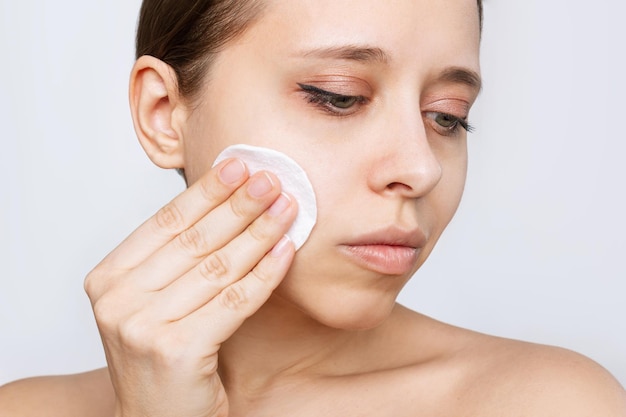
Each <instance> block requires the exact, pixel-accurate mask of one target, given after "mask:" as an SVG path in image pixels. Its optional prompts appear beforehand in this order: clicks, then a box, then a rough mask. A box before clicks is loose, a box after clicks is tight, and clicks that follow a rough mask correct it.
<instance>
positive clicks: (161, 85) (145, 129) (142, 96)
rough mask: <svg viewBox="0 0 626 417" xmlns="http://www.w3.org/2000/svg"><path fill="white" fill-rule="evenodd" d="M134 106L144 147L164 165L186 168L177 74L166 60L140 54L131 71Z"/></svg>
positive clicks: (157, 162)
mask: <svg viewBox="0 0 626 417" xmlns="http://www.w3.org/2000/svg"><path fill="white" fill-rule="evenodd" d="M129 96H130V97H129V99H130V107H131V112H132V116H133V124H134V126H135V132H136V133H137V137H138V138H139V142H140V143H141V146H142V147H143V149H144V151H145V152H146V154H147V155H148V157H149V158H150V160H152V162H154V163H155V164H156V165H157V166H159V167H161V168H184V158H183V149H184V148H183V143H182V139H183V138H182V129H181V126H180V122H179V119H180V117H179V116H180V112H181V111H184V109H185V106H184V103H183V102H182V100H181V98H180V97H179V93H178V85H177V82H176V74H175V73H174V70H173V69H172V68H171V67H170V66H169V65H167V64H166V63H164V62H163V61H161V60H159V59H157V58H154V57H151V56H142V57H140V58H139V59H138V60H137V62H136V63H135V66H134V67H133V71H132V73H131V79H130V89H129Z"/></svg>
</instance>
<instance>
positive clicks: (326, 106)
mask: <svg viewBox="0 0 626 417" xmlns="http://www.w3.org/2000/svg"><path fill="white" fill-rule="evenodd" d="M298 85H299V86H300V89H302V91H303V92H304V93H306V96H307V100H308V102H309V103H312V104H315V105H317V106H318V107H320V108H321V109H322V110H324V111H326V112H328V113H331V114H334V115H338V116H348V115H350V114H352V113H354V112H356V111H357V110H358V109H359V106H358V105H359V104H365V103H366V102H367V99H366V98H365V97H363V96H351V95H345V94H339V93H334V92H332V91H327V90H322V89H321V88H318V87H314V86H312V85H306V84H298Z"/></svg>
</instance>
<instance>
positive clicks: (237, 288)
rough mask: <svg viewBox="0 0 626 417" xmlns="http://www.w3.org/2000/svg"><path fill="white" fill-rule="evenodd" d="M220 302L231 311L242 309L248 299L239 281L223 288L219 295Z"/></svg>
mask: <svg viewBox="0 0 626 417" xmlns="http://www.w3.org/2000/svg"><path fill="white" fill-rule="evenodd" d="M219 301H220V303H221V304H222V305H223V306H224V307H225V308H227V309H229V310H233V311H240V310H242V309H243V308H244V307H245V306H246V305H247V304H248V303H249V301H250V298H249V296H248V294H247V291H246V289H245V288H244V287H243V286H242V285H240V284H239V282H237V283H235V284H233V285H231V286H230V287H226V288H224V290H223V291H222V292H221V293H220V295H219Z"/></svg>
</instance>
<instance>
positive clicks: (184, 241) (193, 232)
mask: <svg viewBox="0 0 626 417" xmlns="http://www.w3.org/2000/svg"><path fill="white" fill-rule="evenodd" d="M177 241H178V244H179V245H180V247H181V248H182V249H183V250H185V251H186V252H189V253H191V254H193V255H195V256H200V255H202V254H204V253H206V252H207V243H206V240H205V238H204V235H203V234H202V233H200V231H199V230H198V229H197V228H195V227H192V228H190V229H187V230H185V231H184V232H182V233H181V234H180V235H178V239H177Z"/></svg>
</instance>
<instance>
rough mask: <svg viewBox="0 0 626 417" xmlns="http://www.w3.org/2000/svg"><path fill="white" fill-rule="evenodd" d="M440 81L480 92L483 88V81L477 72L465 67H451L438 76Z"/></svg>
mask: <svg viewBox="0 0 626 417" xmlns="http://www.w3.org/2000/svg"><path fill="white" fill-rule="evenodd" d="M437 80H438V81H443V82H449V83H456V84H465V85H467V86H468V87H471V88H472V89H474V90H476V91H477V92H480V90H481V89H482V87H483V83H482V79H481V78H480V75H478V73H477V72H474V71H472V70H469V69H467V68H463V67H449V68H446V69H444V70H443V71H442V72H441V73H440V74H439V75H438V76H437Z"/></svg>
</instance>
